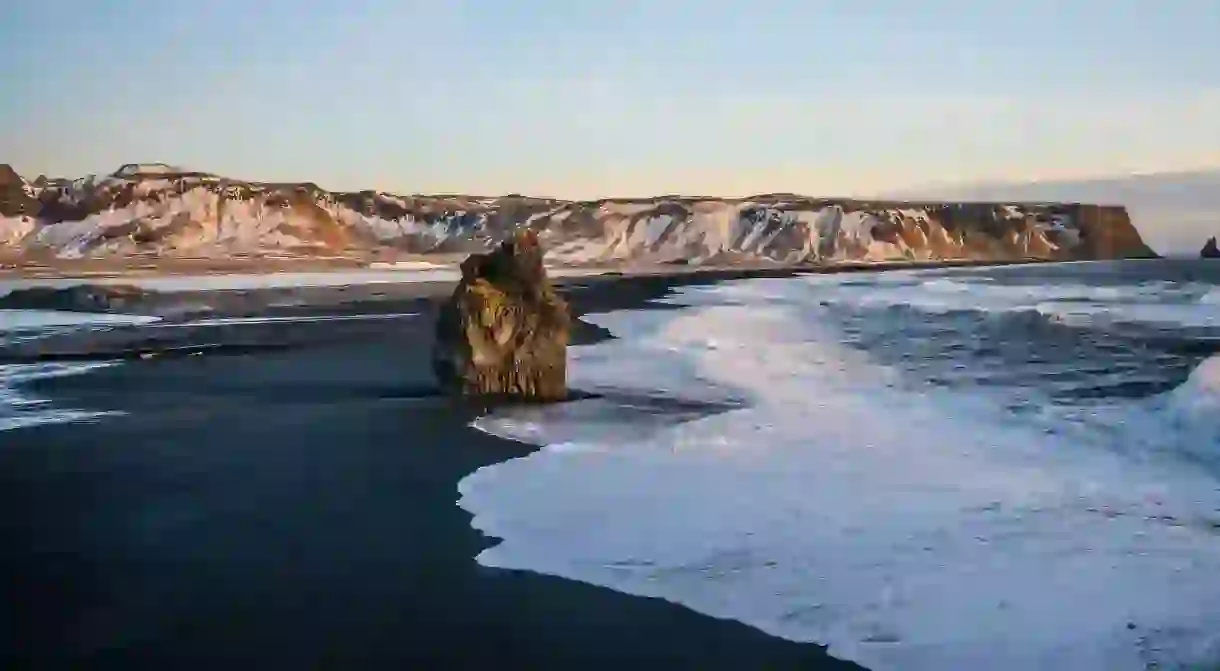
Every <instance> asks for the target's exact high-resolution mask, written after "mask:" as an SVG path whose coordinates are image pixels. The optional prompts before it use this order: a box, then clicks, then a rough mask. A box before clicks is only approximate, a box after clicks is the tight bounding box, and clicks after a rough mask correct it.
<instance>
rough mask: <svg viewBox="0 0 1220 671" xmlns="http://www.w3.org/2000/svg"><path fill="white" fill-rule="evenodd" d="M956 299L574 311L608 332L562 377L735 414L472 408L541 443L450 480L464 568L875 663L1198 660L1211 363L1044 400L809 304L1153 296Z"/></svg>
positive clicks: (765, 286) (747, 295)
mask: <svg viewBox="0 0 1220 671" xmlns="http://www.w3.org/2000/svg"><path fill="white" fill-rule="evenodd" d="M957 284H959V281H958V279H957V278H951V279H946V278H944V277H929V276H928V275H920V274H906V275H905V276H901V277H894V276H891V277H889V278H887V279H884V280H880V281H867V280H865V281H861V280H860V279H858V278H855V279H853V278H846V277H834V276H830V277H807V278H797V279H787V280H748V281H741V282H735V283H728V284H722V285H718V286H715V287H702V288H688V289H683V290H681V291H679V292H678V293H677V294H676V295H675V296H673V297H672V298H671V299H669V301H670V302H674V303H679V304H682V305H685V306H688V307H686V308H685V309H682V310H675V311H669V310H660V311H642V312H617V313H609V314H602V315H595V316H593V317H591V318H589V319H590V320H591V321H594V322H596V323H597V324H598V325H600V326H602V327H604V328H606V329H608V330H609V331H611V332H612V333H613V334H614V335H616V336H617V337H618V339H617V340H612V341H609V342H606V343H601V344H597V345H593V346H588V347H578V348H574V350H573V351H572V354H571V357H572V367H571V377H572V383H573V384H574V385H575V386H577V387H579V388H582V389H603V390H637V391H639V392H640V393H655V392H656V391H657V390H672V391H674V392H677V391H678V390H680V393H681V395H682V396H684V397H698V398H702V399H704V400H717V399H720V400H724V399H730V398H737V399H741V400H744V401H745V403H744V404H743V405H738V406H736V407H734V408H732V409H728V410H725V411H722V412H718V413H715V414H710V415H703V416H699V417H695V418H681V419H683V420H685V421H669V422H661V421H653V422H651V423H637V422H617V423H615V422H607V421H602V422H598V421H596V417H597V413H596V412H593V411H591V410H590V406H589V405H587V404H586V405H584V406H581V407H576V406H577V404H572V405H571V406H567V407H566V408H556V409H552V410H549V411H548V413H547V414H546V415H539V414H537V413H536V412H535V413H534V414H529V413H522V412H517V411H501V412H499V413H497V414H495V415H492V416H489V417H485V418H482V419H481V420H479V421H478V422H476V426H477V427H479V428H481V429H483V430H485V431H489V432H492V433H495V434H497V435H501V436H505V437H509V438H514V439H518V440H525V441H530V442H535V443H539V444H543V445H549V446H550V448H551V449H544V450H542V451H539V452H535V453H533V454H531V455H529V456H526V457H523V458H519V459H514V460H511V461H508V462H504V463H501V464H496V465H493V466H488V467H485V468H482V469H480V470H478V471H476V472H474V473H472V474H471V475H469V476H468V477H467V478H465V479H464V480H463V481H462V482H461V483H460V485H459V490H460V493H461V499H460V501H459V504H460V505H461V506H462V507H463V508H465V509H466V510H468V511H469V512H470V513H472V515H473V522H472V524H473V525H474V526H475V527H476V528H478V529H480V530H482V531H483V532H484V533H485V534H486V535H488V536H490V537H494V538H497V539H500V541H499V543H498V544H496V545H494V546H493V547H491V548H489V549H487V550H485V551H484V552H483V553H481V554H480V555H479V557H478V561H479V562H480V563H481V564H484V565H487V566H496V567H505V568H514V569H528V570H533V571H537V572H541V573H546V574H552V575H557V576H562V577H566V578H570V579H574V580H581V581H585V582H588V583H592V584H596V585H601V586H604V587H608V588H611V589H615V590H618V591H621V592H625V593H629V594H636V595H641V596H652V597H660V598H664V599H667V600H669V601H673V602H676V603H679V604H683V605H685V606H687V607H689V608H691V609H693V610H696V611H699V612H701V613H704V614H707V615H711V616H714V617H719V618H727V619H734V620H739V621H742V622H745V623H747V624H750V625H753V626H755V627H757V628H759V629H761V630H763V631H766V632H768V633H771V634H773V635H776V636H780V637H784V638H788V639H792V640H796V641H807V642H816V643H820V644H825V645H828V646H829V651H830V653H831V654H832V655H834V656H836V657H839V658H843V659H848V660H853V661H856V662H859V663H861V664H863V665H865V666H867V667H868V668H870V669H874V671H881V670H888V669H903V670H911V669H914V670H916V671H918V670H920V669H946V668H953V669H959V668H961V669H965V668H991V669H1013V670H1016V669H1028V668H1063V669H1079V670H1084V671H1089V670H1098V671H1101V670H1105V671H1126V670H1131V671H1134V670H1136V669H1145V668H1149V665H1159V667H1157V668H1173V665H1175V664H1181V663H1193V662H1200V661H1211V662H1214V661H1216V660H1220V633H1218V632H1220V610H1218V609H1217V608H1216V604H1218V603H1220V583H1218V582H1217V581H1216V580H1215V575H1216V574H1217V571H1220V480H1218V479H1217V473H1220V469H1218V468H1217V460H1216V458H1215V456H1214V455H1215V453H1216V448H1217V447H1220V433H1218V431H1217V422H1216V420H1215V417H1216V416H1217V414H1216V410H1217V409H1220V358H1208V359H1205V360H1204V361H1203V363H1202V364H1200V365H1198V367H1197V368H1195V370H1194V371H1193V372H1192V373H1190V374H1189V375H1188V376H1187V377H1186V379H1185V381H1184V382H1181V381H1179V382H1180V384H1177V385H1176V387H1174V386H1171V387H1170V389H1169V391H1165V392H1157V393H1151V394H1145V395H1142V396H1141V395H1132V396H1129V397H1109V398H1107V399H1105V402H1103V403H1097V402H1095V401H1094V400H1082V399H1074V400H1070V401H1063V400H1053V399H1052V398H1051V396H1050V395H1049V392H1046V393H1043V391H1041V390H1040V389H1039V388H1037V385H1036V384H1034V383H1030V385H1029V386H1030V388H1025V387H1023V386H1020V385H1009V386H1003V385H1000V386H996V387H987V386H986V385H980V384H975V383H970V382H968V381H966V382H961V383H958V384H955V385H949V386H945V385H938V384H933V383H932V382H931V381H930V379H931V378H930V377H929V376H930V375H931V374H929V375H922V376H921V375H920V374H915V373H913V372H912V371H913V369H908V368H904V367H903V366H900V365H896V364H892V363H890V361H891V360H898V359H900V358H901V357H898V356H897V355H894V356H889V355H888V354H886V351H887V349H890V348H894V347H898V348H901V347H903V346H906V345H905V344H904V343H905V339H906V338H907V337H906V336H905V335H904V334H903V333H902V332H900V331H898V332H894V333H892V339H893V342H892V343H885V342H883V343H881V344H880V345H877V346H876V347H875V348H874V349H871V350H870V349H869V348H867V347H860V346H855V345H853V344H852V343H853V342H854V341H853V340H852V338H850V337H847V335H845V334H846V331H845V330H844V329H845V328H846V327H844V324H845V323H848V322H844V321H843V320H842V319H841V318H840V317H839V316H836V315H837V313H836V310H837V309H839V308H840V307H841V306H842V305H843V304H850V306H851V307H852V309H853V310H861V309H863V310H865V311H866V312H867V313H868V315H869V317H868V319H870V320H872V321H874V322H877V321H878V320H879V319H880V318H879V317H878V315H879V314H883V313H885V312H886V310H887V309H888V308H886V306H885V304H884V303H883V304H882V305H880V306H877V305H873V306H872V308H868V307H867V303H868V301H870V300H876V296H877V294H878V293H880V294H882V295H883V296H884V295H885V292H887V291H891V292H896V293H897V294H900V295H901V296H902V299H903V300H902V301H901V302H900V301H899V298H898V295H894V294H891V295H890V296H889V297H888V300H892V301H893V305H895V306H898V305H901V306H903V307H907V308H913V309H919V310H924V309H929V308H930V311H929V312H928V313H927V314H931V315H936V314H940V310H941V307H942V304H939V303H935V304H933V303H931V299H930V298H928V297H932V296H935V297H939V298H944V297H946V296H947V297H949V298H948V299H947V300H949V301H955V300H959V299H960V300H963V301H972V303H971V304H972V305H973V306H974V307H973V308H967V309H980V308H982V307H986V308H988V309H998V310H1003V311H1007V310H1014V309H1018V307H1019V306H1038V305H1040V304H1044V303H1046V302H1048V301H1052V302H1053V301H1054V300H1058V299H1063V300H1072V301H1076V302H1092V303H1102V302H1104V303H1108V304H1113V305H1118V304H1119V303H1120V302H1122V301H1127V302H1130V303H1132V304H1135V305H1139V304H1140V301H1142V300H1151V299H1150V298H1149V297H1150V296H1152V295H1153V294H1152V292H1154V291H1155V290H1154V289H1152V288H1150V287H1126V288H1124V287H1100V288H1099V287H1090V286H1087V285H1080V286H1067V287H1064V286H1060V287H1054V288H1048V287H1033V286H1031V287H1018V288H1013V287H1011V286H999V285H998V284H997V283H996V282H991V281H986V280H981V279H980V280H977V281H970V280H965V281H962V282H960V284H962V285H964V286H965V288H964V289H962V288H959V287H958V286H955V285H957ZM1099 289H1101V290H1099ZM1161 289H1162V290H1172V291H1177V292H1178V293H1180V294H1181V296H1180V297H1181V300H1182V303H1183V304H1185V303H1187V302H1191V303H1194V304H1195V305H1196V306H1199V305H1200V300H1199V299H1200V297H1201V296H1203V295H1207V292H1206V290H1205V289H1201V288H1200V287H1187V288H1185V289H1182V288H1181V287H1178V288H1177V289H1167V288H1166V287H1161ZM963 296H964V297H965V298H963ZM921 297H922V298H927V299H928V301H929V302H928V303H920V302H918V301H915V302H911V301H910V300H909V299H911V298H917V299H918V298H921ZM1174 300H1176V298H1175V299H1174ZM961 304H962V303H958V305H961ZM1147 304H1151V303H1147ZM878 307H880V310H879V311H878V310H877V308H878ZM869 310H871V311H869ZM887 328H890V327H887ZM895 328H896V327H895ZM1012 337H1014V338H1021V337H1024V336H1023V334H1020V333H1015V334H1013V335H1012ZM911 340H912V342H914V340H915V339H911ZM894 343H898V344H894ZM916 344H918V343H916ZM911 346H915V345H911ZM1086 363H1087V364H1096V363H1098V362H1096V361H1090V362H1082V363H1081V364H1079V365H1080V366H1083V367H1084V368H1088V366H1087V365H1084V364H1086ZM1101 363H1103V364H1104V363H1105V362H1101ZM932 365H934V366H935V365H942V366H943V367H945V368H946V369H949V368H952V369H955V370H956V369H959V368H960V367H968V364H963V363H961V360H957V359H952V357H950V358H949V359H946V360H944V361H941V362H940V363H939V364H936V363H935V362H934V363H933V364H932ZM1030 366H1031V369H1033V368H1036V366H1034V364H1033V363H1031V364H1030ZM1041 374H1042V373H1039V375H1041ZM1058 374H1059V373H1058V372H1056V371H1051V372H1048V373H1046V374H1045V379H1046V380H1050V379H1052V378H1053V377H1054V376H1055V375H1058ZM1088 374H1089V375H1093V373H1088ZM1030 375H1033V374H1032V373H1031V374H1030ZM1082 375H1084V373H1082ZM1097 375H1098V376H1101V375H1103V373H1100V372H1099V373H1097ZM1022 379H1025V378H1022ZM1039 384H1041V383H1039ZM1048 384H1049V383H1048ZM1018 392H1019V393H1018ZM1014 398H1023V399H1024V401H1023V405H1024V410H1025V411H1023V412H1016V411H1013V410H1012V408H1011V407H1010V405H1011V404H1010V403H1008V401H1012V400H1013V399H1014ZM1001 401H1003V402H1001ZM1031 409H1032V410H1033V411H1032V412H1030V410H1031ZM591 415H592V417H591ZM624 425H629V430H628V429H626V428H623V427H624ZM616 426H618V427H619V428H617V429H616Z"/></svg>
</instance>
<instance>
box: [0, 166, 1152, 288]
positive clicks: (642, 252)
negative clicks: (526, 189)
mask: <svg viewBox="0 0 1220 671" xmlns="http://www.w3.org/2000/svg"><path fill="white" fill-rule="evenodd" d="M523 226H528V227H530V228H533V229H535V230H537V231H538V232H539V235H540V238H541V239H542V241H543V243H544V244H545V245H546V247H547V249H548V256H549V257H550V260H552V261H553V262H560V263H574V264H590V263H614V262H625V261H626V262H686V263H734V262H758V261H767V262H776V263H788V264H795V263H807V262H825V261H851V260H868V261H872V260H876V261H881V260H890V259H996V260H1001V259H1017V258H1029V257H1037V258H1056V259H1088V258H1113V257H1121V256H1146V255H1148V254H1150V250H1149V249H1148V247H1147V246H1146V245H1145V244H1144V243H1143V241H1142V240H1141V238H1140V235H1139V233H1138V232H1137V231H1136V230H1135V228H1134V227H1133V226H1132V225H1131V222H1130V221H1129V219H1128V217H1127V214H1126V212H1125V211H1124V210H1123V209H1122V208H1121V207H1099V206H1093V205H1080V204H1072V203H1018V202H1008V203H977V202H974V203H929V202H882V201H859V200H847V199H828V198H810V197H805V196H799V195H793V194H769V195H760V196H755V197H751V198H744V199H727V198H688V197H680V196H659V197H655V198H642V199H638V198H636V199H607V200H598V201H581V202H577V201H562V200H555V199H547V198H529V197H524V196H518V195H509V196H502V197H495V198H484V197H474V196H461V195H412V196H398V195H393V194H388V193H382V192H378V191H359V192H332V191H327V190H325V189H322V188H320V187H318V186H317V185H315V184H311V183H303V184H273V183H259V182H249V181H242V180H236V179H229V178H225V177H222V176H219V175H214V174H209V173H204V172H192V171H188V170H184V169H181V168H176V167H173V166H169V165H165V164H160V163H155V164H129V165H124V166H122V167H121V168H119V169H118V170H116V171H115V172H114V173H112V174H109V175H90V176H88V177H84V178H80V179H73V180H66V179H46V178H43V177H40V178H38V179H36V180H34V181H33V182H30V181H27V180H25V179H23V178H21V177H20V176H19V175H17V173H16V172H14V171H13V170H12V169H11V168H8V166H3V168H0V249H4V250H5V251H7V252H8V253H9V254H10V255H14V254H15V255H18V256H20V255H46V254H52V255H56V256H59V257H61V258H81V257H122V256H126V255H134V254H157V255H160V256H165V257H173V256H190V257H226V256H230V255H233V254H249V255H256V256H257V255H259V254H268V255H270V254H274V255H277V256H283V255H301V256H311V255H312V256H316V255H328V256H335V255H344V256H354V257H361V256H362V255H368V254H371V253H374V252H377V251H378V250H386V249H395V250H401V251H404V252H412V253H438V252H469V251H476V250H484V249H486V248H488V247H490V246H491V245H493V244H495V243H496V242H498V241H499V240H500V239H502V238H503V237H504V236H505V235H507V234H508V233H510V232H511V231H513V230H514V229H516V228H519V227H523Z"/></svg>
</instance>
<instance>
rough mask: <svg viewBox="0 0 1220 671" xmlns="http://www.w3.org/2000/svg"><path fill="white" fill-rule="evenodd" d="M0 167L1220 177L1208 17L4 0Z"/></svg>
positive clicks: (754, 0)
mask: <svg viewBox="0 0 1220 671" xmlns="http://www.w3.org/2000/svg"><path fill="white" fill-rule="evenodd" d="M0 56H2V57H3V60H2V62H3V63H4V65H5V66H6V72H5V74H4V84H3V86H0V128H3V134H2V135H0V162H11V163H13V164H14V166H15V167H17V169H18V170H19V171H21V172H23V173H26V174H30V175H35V174H38V173H40V172H45V173H49V174H57V175H73V174H83V173H86V172H100V171H110V170H113V169H114V168H116V167H118V165H119V164H121V163H124V162H134V161H164V162H168V163H174V164H179V165H185V166H189V167H193V168H197V169H202V170H209V171H214V172H220V173H224V174H228V175H232V176H235V177H237V176H240V177H248V178H252V179H266V180H272V179H275V180H279V179H283V180H307V179H308V180H313V181H316V182H318V183H319V184H322V185H323V186H327V187H332V188H381V189H385V190H389V191H397V192H424V191H464V192H475V193H504V192H510V191H517V192H524V193H535V194H551V195H557V196H594V195H611V194H617V195H626V194H653V193H660V192H685V193H708V194H718V195H720V194H723V195H736V194H743V193H748V192H759V191H778V190H785V191H800V192H805V193H813V194H848V193H857V194H858V193H869V192H876V191H879V190H886V189H892V188H902V187H906V186H911V185H919V184H925V183H930V182H932V183H935V182H954V181H975V180H995V179H1034V178H1056V177H1076V176H1083V175H1105V174H1120V173H1129V172H1136V171H1162V170H1175V169H1188V168H1196V167H1208V166H1210V167H1215V166H1220V2H1216V1H1215V0H1163V1H1162V2H1153V0H1140V1H1136V0H1075V1H1073V0H1023V1H1020V2H985V1H982V0H943V1H939V2H938V1H935V0H928V1H923V2H919V1H916V0H888V1H887V0H871V1H870V0H852V1H848V0H840V1H836V2H830V1H829V0H826V1H822V0H792V1H784V0H751V1H748V2H747V1H736V2H730V1H728V0H691V1H686V0H618V1H615V2H610V1H608V0H607V1H597V0H585V1H583V2H578V1H577V0H563V1H560V0H553V1H550V2H544V1H540V0H503V1H500V0H482V1H481V2H475V1H472V0H465V1H464V0H449V1H446V0H434V1H432V2H417V1H416V0H385V1H377V0H347V1H346V2H338V1H336V2H323V1H321V0H292V1H291V2H289V1H286V0H260V1H258V2H253V1H250V0H245V1H242V2H237V1H234V0H209V1H206V2H201V1H198V0H181V1H180V0H162V1H161V2H153V1H152V0H138V1H137V0H107V1H105V2H100V1H99V2H89V1H86V0H80V1H78V2H69V1H67V0H44V2H33V1H32V0H31V1H26V0H12V1H10V2H7V3H4V4H3V5H2V6H0Z"/></svg>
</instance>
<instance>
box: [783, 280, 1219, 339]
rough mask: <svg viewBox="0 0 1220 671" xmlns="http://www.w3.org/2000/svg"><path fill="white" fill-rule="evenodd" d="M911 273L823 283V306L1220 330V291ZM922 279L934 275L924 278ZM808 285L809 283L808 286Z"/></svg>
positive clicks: (1164, 284) (1163, 284) (819, 283)
mask: <svg viewBox="0 0 1220 671" xmlns="http://www.w3.org/2000/svg"><path fill="white" fill-rule="evenodd" d="M920 272H921V271H912V274H910V275H907V276H906V277H904V278H900V279H894V278H891V279H890V280H888V281H886V282H884V283H873V282H862V281H847V280H842V279H839V278H835V277H829V278H828V277H819V278H817V279H816V280H814V281H813V282H812V283H813V284H815V285H816V286H818V287H820V288H821V289H823V293H822V295H820V296H819V299H820V300H822V301H824V302H826V303H835V304H843V305H852V306H857V307H864V308H890V307H907V308H911V309H915V310H920V311H923V312H928V313H934V314H935V313H940V314H943V313H947V312H967V311H974V312H992V313H1002V312H1037V313H1039V314H1041V315H1044V316H1045V317H1047V318H1048V319H1050V320H1052V321H1055V322H1058V323H1062V324H1067V325H1075V326H1100V325H1104V324H1106V323H1136V324H1148V325H1154V326H1161V327H1172V326H1177V327H1188V328H1220V312H1217V311H1216V310H1215V308H1214V307H1213V306H1214V305H1215V304H1217V303H1220V289H1216V288H1213V287H1210V286H1207V285H1202V288H1200V285H1184V286H1183V285H1175V284H1173V283H1168V282H1149V283H1145V284H1141V285H1135V286H1132V285H1126V286H1113V287H1105V286H1101V287H1099V286H1089V285H1083V284H1036V285H1011V284H1010V285H1005V284H1000V283H997V282H995V281H994V280H993V279H991V278H981V277H980V278H969V279H963V278H957V279H954V278H947V277H933V278H930V279H929V278H927V277H926V275H924V276H921V275H920V274H919V273H920ZM922 272H924V273H928V272H935V271H922ZM806 281H809V279H807V280H806Z"/></svg>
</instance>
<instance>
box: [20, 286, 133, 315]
mask: <svg viewBox="0 0 1220 671" xmlns="http://www.w3.org/2000/svg"><path fill="white" fill-rule="evenodd" d="M147 297H148V295H147V292H146V291H145V290H144V289H141V288H139V287H135V286H129V285H97V284H79V285H76V286H72V287H66V288H62V289H56V288H54V287H31V288H29V289H18V290H16V291H13V292H11V293H9V294H8V295H6V296H4V297H0V309H6V310H68V311H71V312H138V311H139V310H138V308H140V307H142V304H143V303H144V302H145V300H146V299H147Z"/></svg>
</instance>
